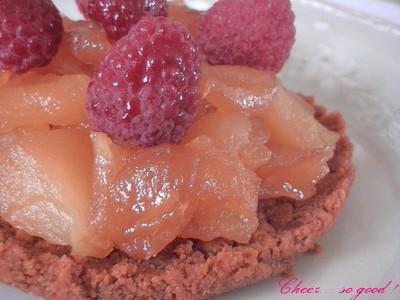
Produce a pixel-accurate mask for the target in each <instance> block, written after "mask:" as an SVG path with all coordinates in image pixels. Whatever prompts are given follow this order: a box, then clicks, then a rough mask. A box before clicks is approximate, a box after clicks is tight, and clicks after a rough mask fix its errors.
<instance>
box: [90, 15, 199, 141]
mask: <svg viewBox="0 0 400 300" xmlns="http://www.w3.org/2000/svg"><path fill="white" fill-rule="evenodd" d="M199 73H200V53H199V49H198V46H197V44H196V42H195V41H194V40H193V39H192V38H191V36H190V34H189V33H188V32H187V30H186V29H185V27H183V25H181V24H179V23H175V22H173V21H171V20H168V19H166V18H164V17H143V18H142V19H141V20H140V21H139V22H138V23H137V24H136V25H134V26H133V27H132V28H131V30H130V31H129V33H128V34H127V35H126V36H125V37H123V38H122V39H120V40H119V41H118V42H117V43H116V44H115V45H114V47H113V48H112V49H111V50H110V51H109V52H108V53H107V54H106V56H105V57H104V58H103V60H102V61H101V62H100V64H99V65H98V67H97V69H96V70H95V72H94V75H93V77H92V80H91V82H90V84H89V88H88V97H87V103H86V111H87V115H88V119H89V122H90V124H91V126H92V128H93V129H94V130H97V131H103V132H105V133H107V134H108V135H109V136H110V137H111V138H112V139H113V140H114V141H116V142H118V143H122V144H127V145H140V146H145V147H148V146H153V145H157V144H161V143H174V144H175V143H179V141H180V140H181V139H182V137H183V136H184V135H185V133H186V131H187V130H188V128H189V127H190V125H191V123H192V121H193V118H194V114H195V112H196V106H197V100H198V97H199V93H200V83H199Z"/></svg>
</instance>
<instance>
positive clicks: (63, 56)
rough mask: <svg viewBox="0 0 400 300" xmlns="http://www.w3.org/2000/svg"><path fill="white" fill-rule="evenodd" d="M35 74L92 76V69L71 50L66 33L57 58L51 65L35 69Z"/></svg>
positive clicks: (55, 57) (54, 58)
mask: <svg viewBox="0 0 400 300" xmlns="http://www.w3.org/2000/svg"><path fill="white" fill-rule="evenodd" d="M34 70H35V72H39V73H41V74H58V75H67V74H82V73H83V74H87V75H90V73H91V70H90V68H89V67H88V66H87V65H85V64H84V63H82V62H81V61H79V60H78V59H77V58H76V57H75V56H74V55H73V54H72V51H71V49H70V42H69V36H68V34H66V33H64V35H63V38H62V41H61V44H60V46H59V47H58V51H57V54H56V56H54V57H53V59H52V60H51V62H50V64H49V65H47V66H45V67H42V68H35V69H34Z"/></svg>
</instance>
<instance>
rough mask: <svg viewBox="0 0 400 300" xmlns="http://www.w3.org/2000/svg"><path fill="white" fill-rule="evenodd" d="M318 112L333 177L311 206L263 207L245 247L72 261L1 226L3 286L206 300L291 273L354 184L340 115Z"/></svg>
mask: <svg viewBox="0 0 400 300" xmlns="http://www.w3.org/2000/svg"><path fill="white" fill-rule="evenodd" d="M310 101H311V102H312V100H310ZM312 103H313V102H312ZM315 107H316V117H317V118H318V119H319V120H320V122H321V123H322V124H324V125H325V126H326V127H327V128H329V129H332V130H335V131H337V132H339V133H340V134H341V139H340V141H339V142H338V144H337V148H336V153H335V156H334V158H333V159H332V160H331V161H330V163H329V165H330V168H331V172H330V174H329V175H327V176H326V177H325V178H324V179H323V180H322V181H321V182H320V183H319V184H318V192H317V194H316V195H315V196H314V197H313V198H311V199H307V200H306V201H303V202H296V201H292V200H290V199H286V198H277V199H272V200H264V201H260V205H259V209H258V216H259V220H260V226H259V228H258V229H257V231H256V232H255V233H254V234H253V237H252V239H251V242H250V243H249V244H248V245H242V244H237V243H235V242H232V241H227V240H223V239H218V240H214V241H211V242H200V241H194V240H183V239H178V240H176V241H174V242H173V243H172V244H171V245H170V246H169V247H168V248H167V249H165V250H164V251H163V252H162V253H161V254H159V255H158V256H157V257H156V258H152V259H150V260H148V261H140V260H136V259H133V258H130V257H128V256H127V255H125V254H124V253H122V252H120V251H117V250H116V251H114V252H113V253H111V254H110V255H109V256H108V257H107V258H104V259H93V258H77V257H72V256H71V255H70V249H69V247H64V246H55V245H52V244H49V243H48V242H46V241H44V240H43V239H40V238H37V237H32V236H30V235H27V234H25V233H23V232H21V231H18V230H15V229H14V228H13V227H12V226H10V225H9V224H8V223H6V222H5V221H2V220H1V219H0V281H2V282H4V283H6V284H10V285H12V286H14V287H17V288H19V289H21V290H24V291H29V292H32V293H34V294H37V295H40V296H42V297H45V298H47V299H57V300H60V299H68V300H73V299H113V300H118V299H121V300H122V299H124V300H126V299H135V300H138V299H205V298H208V297H210V296H212V295H216V294H220V293H224V292H227V291H230V290H233V289H236V288H239V287H243V286H246V285H249V284H252V283H256V282H259V281H261V280H265V279H267V278H270V277H271V276H274V275H278V274H281V273H285V272H291V270H292V268H293V264H294V258H295V257H296V256H297V255H300V254H302V253H305V252H307V251H310V250H313V249H315V247H316V246H317V244H316V242H317V240H318V239H319V238H320V237H321V235H322V234H324V233H325V232H326V231H327V230H328V229H329V228H330V227H331V225H332V224H333V223H334V221H335V219H336V217H337V215H338V213H339V211H340V209H341V208H342V206H343V204H344V202H345V199H346V196H347V193H348V191H349V188H350V185H351V183H352V180H353V173H354V168H353V165H352V163H351V156H352V151H353V147H352V145H351V143H350V141H349V139H348V138H347V137H346V135H345V131H344V130H345V124H344V121H343V119H342V117H341V115H340V114H339V113H332V114H327V113H326V112H325V110H324V109H323V108H322V107H318V106H315Z"/></svg>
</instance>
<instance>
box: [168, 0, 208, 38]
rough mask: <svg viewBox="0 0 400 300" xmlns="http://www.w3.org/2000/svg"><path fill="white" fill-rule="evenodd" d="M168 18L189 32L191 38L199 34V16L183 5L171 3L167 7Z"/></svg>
mask: <svg viewBox="0 0 400 300" xmlns="http://www.w3.org/2000/svg"><path fill="white" fill-rule="evenodd" d="M168 18H169V19H171V20H173V21H176V22H180V23H182V24H183V25H185V27H186V28H187V29H188V30H189V32H190V34H191V35H192V37H193V38H196V37H197V35H198V33H199V26H200V19H201V15H200V14H199V13H198V12H195V11H193V10H190V9H189V8H187V7H186V6H185V5H184V4H183V3H182V4H179V3H171V4H169V5H168Z"/></svg>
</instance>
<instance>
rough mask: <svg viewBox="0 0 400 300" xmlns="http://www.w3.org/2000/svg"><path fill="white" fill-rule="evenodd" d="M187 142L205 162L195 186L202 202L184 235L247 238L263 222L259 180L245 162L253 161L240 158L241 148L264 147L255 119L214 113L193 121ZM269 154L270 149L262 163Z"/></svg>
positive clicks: (201, 237)
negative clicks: (254, 126)
mask: <svg viewBox="0 0 400 300" xmlns="http://www.w3.org/2000/svg"><path fill="white" fill-rule="evenodd" d="M184 142H188V143H189V144H188V145H189V146H190V147H191V148H192V149H193V151H194V152H195V153H197V155H198V157H199V158H200V163H199V167H198V175H197V179H196V183H195V185H194V190H195V193H194V195H195V197H197V198H198V199H199V206H198V208H197V210H196V213H195V216H194V218H193V220H192V221H191V222H190V224H189V225H188V227H187V228H186V229H185V231H184V232H183V233H182V236H183V237H185V238H196V239H200V240H206V241H209V240H212V239H214V238H217V237H224V238H228V239H232V240H235V241H238V242H248V240H249V238H250V236H251V234H252V233H253V231H254V230H255V228H257V224H258V220H257V215H256V210H257V203H258V196H257V195H258V188H259V185H260V180H259V179H258V178H257V176H256V175H255V173H254V172H253V171H252V170H250V169H248V168H247V167H246V165H245V163H247V162H248V161H247V160H245V159H244V158H243V157H241V150H242V148H243V147H251V148H257V147H261V146H263V147H265V146H264V145H263V144H258V143H253V142H256V139H254V140H253V139H252V123H251V122H250V120H249V119H248V118H246V117H245V116H244V115H242V114H240V113H236V112H221V111H216V112H212V113H209V114H206V115H205V116H203V117H202V118H200V119H199V120H198V121H196V122H195V123H194V124H193V125H192V127H191V128H190V130H189V132H188V134H187V135H186V137H185V139H184ZM266 151H268V149H266ZM269 157H270V154H269V153H268V154H266V156H264V157H263V158H262V159H264V160H263V163H266V162H267V161H268V159H269ZM251 159H253V158H251ZM257 159H260V158H259V157H257ZM251 162H252V160H250V159H249V163H251ZM253 164H254V162H253Z"/></svg>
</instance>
